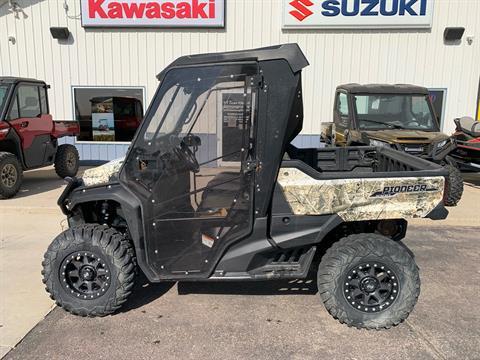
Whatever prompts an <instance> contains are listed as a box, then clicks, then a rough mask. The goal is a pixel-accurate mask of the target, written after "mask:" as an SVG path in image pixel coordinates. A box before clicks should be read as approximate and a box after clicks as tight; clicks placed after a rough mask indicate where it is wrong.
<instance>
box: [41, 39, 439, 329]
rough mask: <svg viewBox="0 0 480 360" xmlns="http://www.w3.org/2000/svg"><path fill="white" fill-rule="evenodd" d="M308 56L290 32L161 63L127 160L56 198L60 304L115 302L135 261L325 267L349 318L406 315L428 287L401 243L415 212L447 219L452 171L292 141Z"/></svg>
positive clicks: (297, 271) (178, 275) (260, 272)
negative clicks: (275, 41) (265, 43)
mask: <svg viewBox="0 0 480 360" xmlns="http://www.w3.org/2000/svg"><path fill="white" fill-rule="evenodd" d="M307 65H308V62H307V59H306V58H305V57H304V55H303V53H302V52H301V50H300V48H299V47H298V46H297V45H296V44H287V45H281V46H275V47H270V48H262V49H256V50H249V51H238V52H229V53H218V54H205V55H195V56H186V57H181V58H179V59H177V60H176V61H174V62H173V63H172V64H171V65H169V66H168V67H167V68H166V69H165V70H164V71H163V72H161V73H160V74H159V76H158V79H159V80H160V86H159V88H158V90H157V92H156V94H155V96H154V98H153V101H152V103H151V104H150V107H149V109H148V111H147V113H146V115H145V119H144V121H143V122H142V124H141V126H140V128H139V129H138V131H137V133H136V135H135V138H134V140H133V142H132V145H131V147H130V149H129V151H128V153H127V155H126V158H125V160H124V161H123V162H122V161H114V162H112V163H109V164H107V165H104V166H102V167H99V168H96V169H91V170H89V171H87V172H85V174H84V177H83V178H82V179H73V180H72V181H71V182H70V183H69V184H68V185H67V187H66V189H65V191H64V192H63V194H62V195H61V197H60V199H59V205H60V207H61V208H62V211H63V212H64V214H65V215H67V217H68V223H69V226H70V228H69V229H68V230H66V231H64V232H63V233H61V234H60V235H58V236H57V238H56V239H55V240H54V241H53V243H52V244H51V245H50V247H49V248H48V250H47V252H46V254H45V259H44V262H43V276H44V282H45V284H46V288H47V291H48V292H49V293H50V294H51V296H52V298H53V299H55V301H56V302H57V304H58V305H60V306H62V307H63V308H64V309H65V310H67V311H70V312H72V313H73V314H76V315H82V316H102V315H106V314H110V313H112V312H114V311H115V310H117V309H119V308H120V307H121V305H122V304H123V303H124V302H125V301H126V300H127V297H128V296H129V295H130V293H131V292H132V287H133V283H134V277H135V275H134V274H135V268H136V267H139V268H140V269H141V270H142V272H143V273H144V274H145V275H146V276H147V278H148V279H149V280H150V281H152V282H158V281H162V280H189V281H191V280H203V281H206V280H270V279H286V278H304V277H306V276H307V273H308V272H309V270H310V269H311V267H312V264H317V265H316V266H317V267H318V287H319V292H320V295H321V298H322V300H323V302H324V303H325V306H326V308H327V310H328V311H329V312H330V313H331V314H332V315H333V316H334V317H335V318H337V319H338V320H339V321H341V322H343V323H347V324H349V325H352V326H356V327H363V328H388V327H390V326H392V325H396V324H398V323H400V322H401V321H402V320H404V319H405V318H406V317H407V315H408V314H409V312H410V311H411V310H412V309H413V307H414V305H415V303H416V301H417V297H418V295H419V287H420V280H419V275H418V269H417V266H416V265H415V262H414V260H413V257H412V256H411V255H410V254H409V252H408V250H406V248H405V247H404V246H403V245H401V244H399V243H398V241H399V240H400V239H402V238H403V237H404V235H405V232H406V226H407V223H406V221H405V220H404V219H406V218H410V217H429V218H432V219H439V218H444V217H445V216H446V215H447V211H446V210H445V208H444V207H443V203H442V198H443V191H444V183H445V176H446V175H447V172H446V171H445V170H444V169H442V168H441V167H440V166H438V165H436V164H433V163H430V162H428V161H425V160H423V159H419V158H415V157H413V156H411V155H408V154H406V153H402V152H398V151H395V150H393V149H389V148H385V147H373V146H370V147H368V146H367V147H346V148H326V149H297V148H295V147H294V146H292V145H290V141H291V140H292V139H294V138H295V136H296V135H297V134H298V133H299V132H300V130H301V129H302V121H303V104H302V86H301V71H302V69H303V68H304V67H306V66H307ZM322 248H323V249H324V248H328V250H327V251H326V253H323V252H322V251H321V250H320V249H322ZM318 264H319V265H318ZM315 270H317V268H315Z"/></svg>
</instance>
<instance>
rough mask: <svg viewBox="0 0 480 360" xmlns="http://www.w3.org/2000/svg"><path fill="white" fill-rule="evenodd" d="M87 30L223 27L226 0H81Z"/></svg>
mask: <svg viewBox="0 0 480 360" xmlns="http://www.w3.org/2000/svg"><path fill="white" fill-rule="evenodd" d="M81 4H82V5H81V6H82V9H81V10H82V26H84V27H223V26H224V17H225V0H156V1H152V0H150V1H148V0H123V1H115V0H81Z"/></svg>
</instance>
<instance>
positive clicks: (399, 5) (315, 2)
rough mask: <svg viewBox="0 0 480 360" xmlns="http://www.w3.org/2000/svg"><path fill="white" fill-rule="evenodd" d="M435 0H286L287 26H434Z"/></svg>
mask: <svg viewBox="0 0 480 360" xmlns="http://www.w3.org/2000/svg"><path fill="white" fill-rule="evenodd" d="M433 1H434V0H284V8H283V27H284V28H286V29H296V28H304V29H389V28H400V29H402V28H430V27H432V18H433Z"/></svg>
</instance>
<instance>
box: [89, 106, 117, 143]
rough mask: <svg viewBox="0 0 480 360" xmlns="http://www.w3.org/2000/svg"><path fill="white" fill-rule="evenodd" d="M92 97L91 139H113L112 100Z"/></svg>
mask: <svg viewBox="0 0 480 360" xmlns="http://www.w3.org/2000/svg"><path fill="white" fill-rule="evenodd" d="M94 100H95V99H92V100H91V102H92V135H93V141H115V118H114V115H113V101H108V100H103V101H94Z"/></svg>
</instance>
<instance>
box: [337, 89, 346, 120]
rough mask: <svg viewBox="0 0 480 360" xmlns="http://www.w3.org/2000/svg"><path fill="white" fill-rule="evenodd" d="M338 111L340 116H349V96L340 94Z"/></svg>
mask: <svg viewBox="0 0 480 360" xmlns="http://www.w3.org/2000/svg"><path fill="white" fill-rule="evenodd" d="M337 110H338V112H339V113H340V116H342V117H343V116H348V101H347V94H344V93H339V94H338V97H337Z"/></svg>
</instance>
